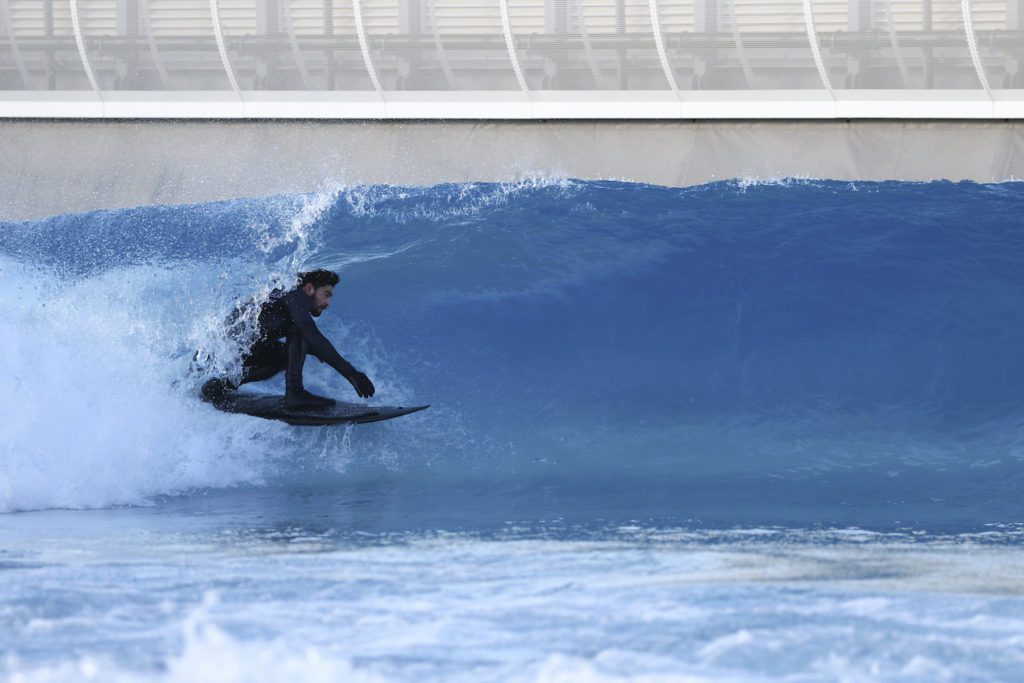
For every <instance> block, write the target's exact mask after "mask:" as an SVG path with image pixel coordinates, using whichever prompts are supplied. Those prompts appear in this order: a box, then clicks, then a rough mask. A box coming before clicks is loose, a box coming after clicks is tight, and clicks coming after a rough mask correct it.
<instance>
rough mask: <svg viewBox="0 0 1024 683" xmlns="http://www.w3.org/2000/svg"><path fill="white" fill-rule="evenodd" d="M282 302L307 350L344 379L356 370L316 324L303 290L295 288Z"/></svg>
mask: <svg viewBox="0 0 1024 683" xmlns="http://www.w3.org/2000/svg"><path fill="white" fill-rule="evenodd" d="M284 303H285V305H286V306H287V307H288V313H289V314H291V316H292V322H294V323H295V328H296V329H297V330H298V332H299V334H301V335H302V338H303V339H305V340H306V343H307V344H308V345H309V352H310V353H311V354H313V355H314V356H316V357H317V358H319V359H320V360H322V361H323V362H324V363H327V364H328V365H330V366H331V367H332V368H334V369H335V370H337V371H338V372H339V373H340V374H341V375H342V376H343V377H345V378H346V379H348V378H350V377H352V375H354V374H355V373H356V372H357V371H356V369H355V368H354V367H353V366H352V364H351V363H349V362H348V361H347V360H345V359H344V358H342V357H341V354H340V353H338V351H337V349H335V348H334V345H333V344H331V342H330V341H328V339H327V337H325V336H324V335H323V333H322V332H320V329H319V328H318V327H317V326H316V322H314V321H313V316H312V314H310V311H309V299H308V298H307V297H306V294H305V292H303V291H302V290H296V291H294V292H292V293H290V294H289V295H288V296H286V297H284Z"/></svg>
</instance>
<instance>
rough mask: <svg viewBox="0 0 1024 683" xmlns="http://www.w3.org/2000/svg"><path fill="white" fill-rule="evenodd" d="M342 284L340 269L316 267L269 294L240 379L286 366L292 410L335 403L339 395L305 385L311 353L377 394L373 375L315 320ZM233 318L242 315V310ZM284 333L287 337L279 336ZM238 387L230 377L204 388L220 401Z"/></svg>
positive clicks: (364, 391)
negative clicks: (348, 357)
mask: <svg viewBox="0 0 1024 683" xmlns="http://www.w3.org/2000/svg"><path fill="white" fill-rule="evenodd" d="M337 284H338V274H337V273H334V272H332V271H329V270H313V271H310V272H308V273H299V283H298V286H297V287H295V289H292V290H290V291H287V292H285V291H283V290H277V291H275V292H273V293H272V294H271V295H270V299H269V300H268V301H267V302H266V303H264V304H263V306H262V307H261V308H260V312H259V316H258V318H257V322H258V324H259V337H258V338H257V339H256V342H255V343H254V344H253V345H252V348H251V349H249V351H248V352H247V353H246V354H245V355H244V356H242V379H241V382H239V384H246V383H248V382H259V381H262V380H265V379H270V378H271V377H273V376H274V375H276V374H277V373H279V372H281V371H282V370H284V371H285V375H284V384H285V393H284V400H285V406H286V407H287V408H288V409H289V410H312V409H316V408H326V407H328V406H332V405H334V399H331V398H324V397H323V396H317V395H316V394H311V393H309V392H308V391H306V390H305V389H304V388H303V386H302V366H303V364H304V363H305V360H306V354H312V355H314V356H316V357H317V358H319V359H320V360H321V361H322V362H324V363H327V364H328V365H330V366H331V367H332V368H334V369H335V370H337V371H338V372H339V373H340V374H341V375H342V376H343V377H344V378H345V379H347V380H348V381H349V382H351V383H352V386H353V387H354V388H355V390H356V393H357V394H359V396H360V397H361V398H369V397H370V396H373V393H374V391H375V390H374V386H373V382H371V381H370V378H369V377H367V376H366V375H364V374H363V373H362V372H360V371H358V370H356V369H355V368H354V367H352V364H351V363H349V362H348V361H347V360H345V359H344V358H342V357H341V354H339V353H338V352H337V351H336V350H335V348H334V346H332V345H331V342H329V341H328V340H327V338H326V337H324V335H323V334H321V333H320V330H319V329H317V326H316V323H315V322H314V321H313V318H316V317H319V316H320V314H321V313H323V312H324V311H325V310H327V307H328V306H330V305H331V297H332V296H334V286H335V285H337ZM233 317H234V318H237V314H236V316H233ZM282 338H284V339H285V340H286V341H284V342H282V341H279V340H280V339H282ZM237 388H238V387H237V385H235V384H234V383H233V382H231V381H230V380H227V379H211V380H209V381H208V382H206V384H204V385H203V389H202V392H203V396H204V397H205V398H206V399H207V400H208V401H211V402H213V403H216V402H218V401H220V400H223V399H224V396H225V393H226V392H228V391H233V390H235V389H237Z"/></svg>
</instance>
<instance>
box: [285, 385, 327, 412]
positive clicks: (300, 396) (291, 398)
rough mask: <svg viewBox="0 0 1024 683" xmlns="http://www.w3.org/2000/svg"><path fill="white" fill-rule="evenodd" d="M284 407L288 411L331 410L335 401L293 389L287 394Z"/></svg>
mask: <svg viewBox="0 0 1024 683" xmlns="http://www.w3.org/2000/svg"><path fill="white" fill-rule="evenodd" d="M284 405H285V407H286V408H287V409H288V410H316V409H317V408H330V407H331V406H333V405H334V399H333V398H326V397H324V396H317V395H316V394H311V393H309V392H308V391H306V390H305V389H292V390H290V391H286V392H285V394H284Z"/></svg>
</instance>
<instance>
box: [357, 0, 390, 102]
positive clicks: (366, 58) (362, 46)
mask: <svg viewBox="0 0 1024 683" xmlns="http://www.w3.org/2000/svg"><path fill="white" fill-rule="evenodd" d="M352 13H353V15H354V18H355V20H356V37H357V38H359V50H360V51H361V52H362V53H363V62H364V63H365V64H366V70H367V71H368V72H370V82H371V83H373V89H374V90H376V91H377V94H378V95H380V96H381V99H383V98H384V90H383V89H381V87H380V80H378V78H377V71H376V69H374V68H373V60H372V59H370V44H369V43H368V42H366V31H365V30H364V29H363V7H362V2H361V0H352Z"/></svg>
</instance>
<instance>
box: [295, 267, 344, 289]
mask: <svg viewBox="0 0 1024 683" xmlns="http://www.w3.org/2000/svg"><path fill="white" fill-rule="evenodd" d="M336 284H338V274H337V273H335V272H334V271H333V270H323V269H322V268H318V269H317V270H311V271H309V272H306V273H299V287H305V286H306V285H313V289H320V288H321V287H326V286H327V285H330V286H332V287H333V286H335V285H336Z"/></svg>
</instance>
